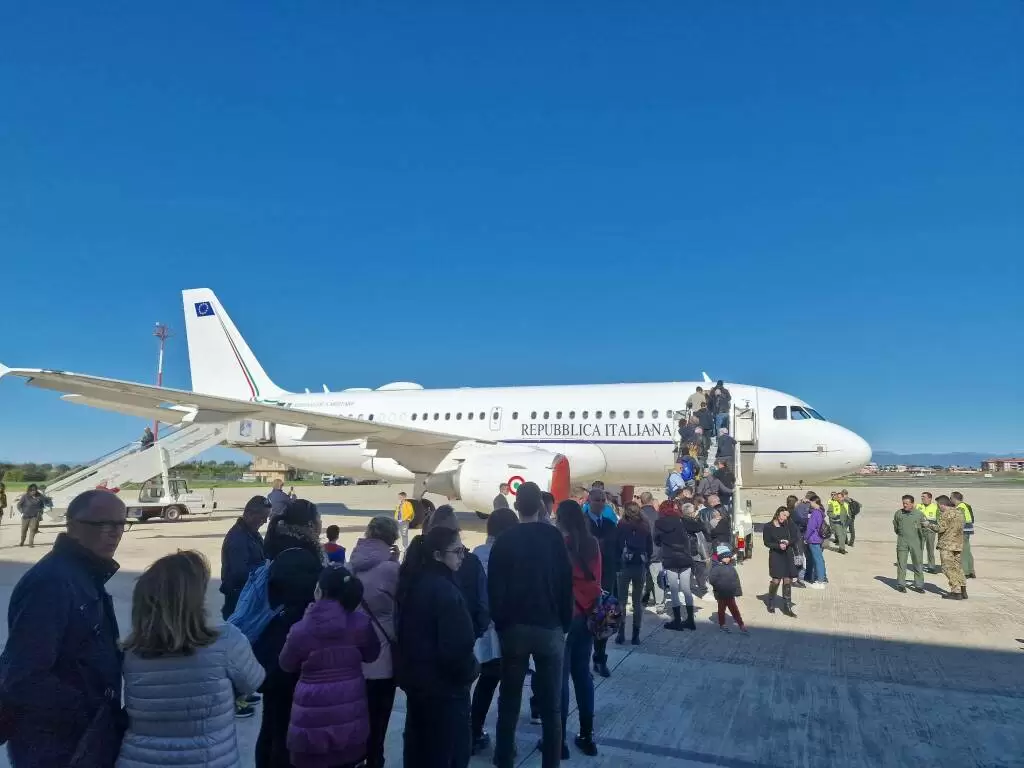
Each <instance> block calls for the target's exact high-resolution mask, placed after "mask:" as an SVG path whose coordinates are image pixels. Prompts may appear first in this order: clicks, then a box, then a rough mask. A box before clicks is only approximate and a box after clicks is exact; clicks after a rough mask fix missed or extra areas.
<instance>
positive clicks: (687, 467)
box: [682, 456, 696, 482]
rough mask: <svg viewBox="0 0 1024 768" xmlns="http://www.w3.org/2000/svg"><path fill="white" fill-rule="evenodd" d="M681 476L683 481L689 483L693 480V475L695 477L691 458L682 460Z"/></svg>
mask: <svg viewBox="0 0 1024 768" xmlns="http://www.w3.org/2000/svg"><path fill="white" fill-rule="evenodd" d="M682 475H683V480H685V481H686V482H690V481H691V480H693V478H694V475H696V472H695V471H694V468H693V458H692V457H691V456H687V457H686V458H685V459H683V472H682Z"/></svg>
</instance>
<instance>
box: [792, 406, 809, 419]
mask: <svg viewBox="0 0 1024 768" xmlns="http://www.w3.org/2000/svg"><path fill="white" fill-rule="evenodd" d="M789 415H790V418H791V419H793V421H807V420H809V419H810V418H811V414H809V413H808V412H807V411H805V410H804V409H803V408H801V407H800V406H799V405H791V406H790V407H789Z"/></svg>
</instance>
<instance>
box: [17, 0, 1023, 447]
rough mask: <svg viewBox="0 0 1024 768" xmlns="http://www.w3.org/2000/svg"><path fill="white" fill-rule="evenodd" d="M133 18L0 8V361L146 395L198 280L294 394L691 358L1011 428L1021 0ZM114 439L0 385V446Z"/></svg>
mask: <svg viewBox="0 0 1024 768" xmlns="http://www.w3.org/2000/svg"><path fill="white" fill-rule="evenodd" d="M61 5H63V7H60V6H61ZM164 6H167V7H161V8H157V7H155V6H154V4H151V3H127V2H125V3H114V4H107V5H104V6H102V7H99V6H96V5H90V4H82V3H63V4H62V3H56V4H53V3H48V4H44V5H40V4H38V3H8V4H6V5H5V6H4V7H3V8H2V9H0V105H2V106H0V266H2V269H0V278H2V286H3V302H2V306H0V361H3V362H4V363H6V364H8V365H14V366H47V367H60V368H66V369H69V370H77V371H83V372H90V373H96V374H101V375H107V376H113V377H120V378H127V379H136V380H145V381H150V380H152V379H153V377H154V368H155V357H156V354H155V353H156V345H155V340H154V339H153V338H152V337H151V335H150V333H151V329H152V326H153V323H154V322H155V321H158V320H159V321H163V322H166V323H168V324H169V325H171V326H172V328H174V329H177V330H178V331H179V332H180V330H181V328H182V316H181V306H180V295H179V291H180V290H181V289H182V288H187V287H196V286H202V285H206V286H209V287H212V288H214V289H215V290H216V291H217V292H218V294H219V296H220V298H221V300H222V301H223V302H224V303H225V304H226V305H227V307H228V309H229V310H230V312H231V314H232V316H233V317H234V319H235V321H236V322H237V323H238V324H239V326H240V327H241V328H242V330H243V332H244V333H245V335H246V337H247V339H248V340H249V342H250V344H251V345H252V346H253V348H254V349H255V351H256V353H257V355H258V356H259V357H260V358H261V360H262V361H263V363H264V365H265V367H266V368H267V370H268V371H269V372H270V373H271V375H272V376H273V377H274V378H275V379H277V381H278V383H279V384H281V385H282V386H286V387H290V388H295V389H301V388H302V387H305V386H309V387H311V388H315V387H319V386H320V385H321V383H324V382H326V383H327V384H329V385H330V386H331V387H332V388H341V387H345V386H377V385H380V384H383V383H385V382H387V381H392V380H396V379H398V380H406V379H412V380H415V381H419V382H421V383H422V384H424V385H425V386H451V385H456V386H459V385H514V384H560V383H582V382H609V381H620V380H646V381H657V380H671V379H680V380H686V379H696V378H699V376H700V372H701V370H706V371H708V372H709V373H710V374H711V375H712V376H714V377H716V378H718V377H722V378H725V379H728V380H732V381H739V382H746V383H755V384H761V385H765V386H772V387H776V388H779V389H782V390H785V391H788V392H791V393H793V394H796V395H798V396H800V397H803V398H804V399H806V400H807V401H809V402H810V403H812V404H814V405H815V406H816V407H818V408H819V409H820V410H821V411H822V412H823V413H825V415H826V416H828V417H830V418H831V419H833V420H835V421H838V422H840V423H842V424H844V425H846V426H849V427H850V428H852V429H854V430H856V431H857V432H859V433H860V434H862V435H864V436H865V437H866V438H867V439H868V440H869V441H870V442H871V444H872V445H873V447H875V448H876V449H879V450H896V451H916V450H935V451H945V450H952V449H964V450H979V451H991V452H993V453H999V452H1007V451H1014V450H1018V451H1019V450H1022V449H1024V434H1022V432H1024V384H1022V379H1024V370H1022V366H1024V363H1022V360H1024V357H1022V355H1021V333H1022V330H1024V309H1022V306H1024V302H1022V301H1021V296H1020V292H1021V286H1022V282H1024V280H1022V278H1024V267H1022V266H1021V258H1022V256H1024V223H1022V211H1024V151H1022V147H1024V45H1021V40H1022V39H1024V5H1022V4H1021V3H1018V2H1010V1H1009V0H1006V1H1004V2H996V1H995V0H991V1H989V0H981V1H979V2H971V3H965V2H941V1H937V0H920V1H919V2H902V3H891V2H882V1H881V0H875V1H874V2H871V1H866V2H858V3H785V2H783V3H763V2H736V3H679V2H668V1H665V2H651V3H642V4H637V3H622V2H594V1H593V0H588V2H565V3H558V4H552V3H549V2H546V3H529V2H527V3H515V4H510V3H507V2H503V3H496V2H483V3H444V2H437V3H422V2H388V3H380V2H358V1H357V2H348V1H346V2H319V3H299V4H281V3H274V4H270V3H241V2H237V3H233V2H224V3H191V2H181V3H174V4H164ZM188 380H189V377H188V362H187V355H186V351H185V345H184V338H183V337H182V336H181V335H179V336H178V337H176V338H174V339H172V341H171V347H170V351H169V356H168V360H167V379H166V381H167V383H168V384H170V385H172V386H179V387H185V386H187V384H188ZM972 412H973V413H974V416H971V415H970V414H971V413H972ZM141 427H142V422H141V421H140V420H137V419H130V418H122V417H119V416H116V415H110V414H103V413H98V412H92V411H90V410H88V409H85V408H76V407H72V406H69V405H65V404H63V403H61V402H60V401H59V400H58V398H57V397H56V396H55V395H53V394H49V393H45V392H40V391H34V390H29V389H27V388H25V387H24V386H22V385H21V384H20V383H19V382H14V381H4V382H3V383H0V458H5V459H15V460H28V459H35V460H67V459H86V458H90V457H91V456H93V455H96V454H99V453H102V452H104V451H106V450H107V449H110V448H113V447H114V446H116V445H119V444H121V443H123V442H125V441H127V440H128V439H131V438H134V437H135V436H136V435H137V433H138V432H139V430H140V429H141Z"/></svg>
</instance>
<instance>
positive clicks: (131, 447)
mask: <svg viewBox="0 0 1024 768" xmlns="http://www.w3.org/2000/svg"><path fill="white" fill-rule="evenodd" d="M182 426H183V425H181V424H165V425H163V428H162V429H160V430H159V431H158V432H157V436H158V437H160V438H166V437H170V436H171V435H172V434H174V433H176V432H178V431H179V430H180V429H181V427H182ZM140 446H141V441H140V440H132V441H131V442H130V443H126V444H125V445H122V446H121V447H120V448H115V449H114V450H112V451H109V452H107V453H105V454H103V455H102V456H100V457H99V458H97V459H93V460H92V461H87V462H85V463H84V464H80V465H79V466H77V467H72V468H71V469H70V470H68V471H67V472H65V473H64V474H63V475H58V476H57V477H55V478H53V479H52V480H48V481H47V482H46V490H47V491H48V492H49V491H51V490H53V487H54V486H55V485H57V484H59V483H62V482H64V481H65V480H69V479H71V478H72V477H75V476H76V475H80V474H81V473H82V472H84V471H85V470H87V469H91V468H93V467H95V466H96V465H98V464H109V463H110V462H111V461H115V460H117V459H119V458H121V457H122V456H127V455H129V454H131V453H134V452H135V451H136V450H138V448H139V447H140ZM58 490H59V489H58Z"/></svg>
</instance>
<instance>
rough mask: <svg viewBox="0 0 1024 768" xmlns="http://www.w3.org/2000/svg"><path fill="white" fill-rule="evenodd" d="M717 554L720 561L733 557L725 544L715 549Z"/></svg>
mask: <svg viewBox="0 0 1024 768" xmlns="http://www.w3.org/2000/svg"><path fill="white" fill-rule="evenodd" d="M715 554H716V555H718V557H719V559H721V558H723V557H732V550H731V549H729V547H727V546H726V545H725V544H719V545H718V546H717V547H716V548H715Z"/></svg>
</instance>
